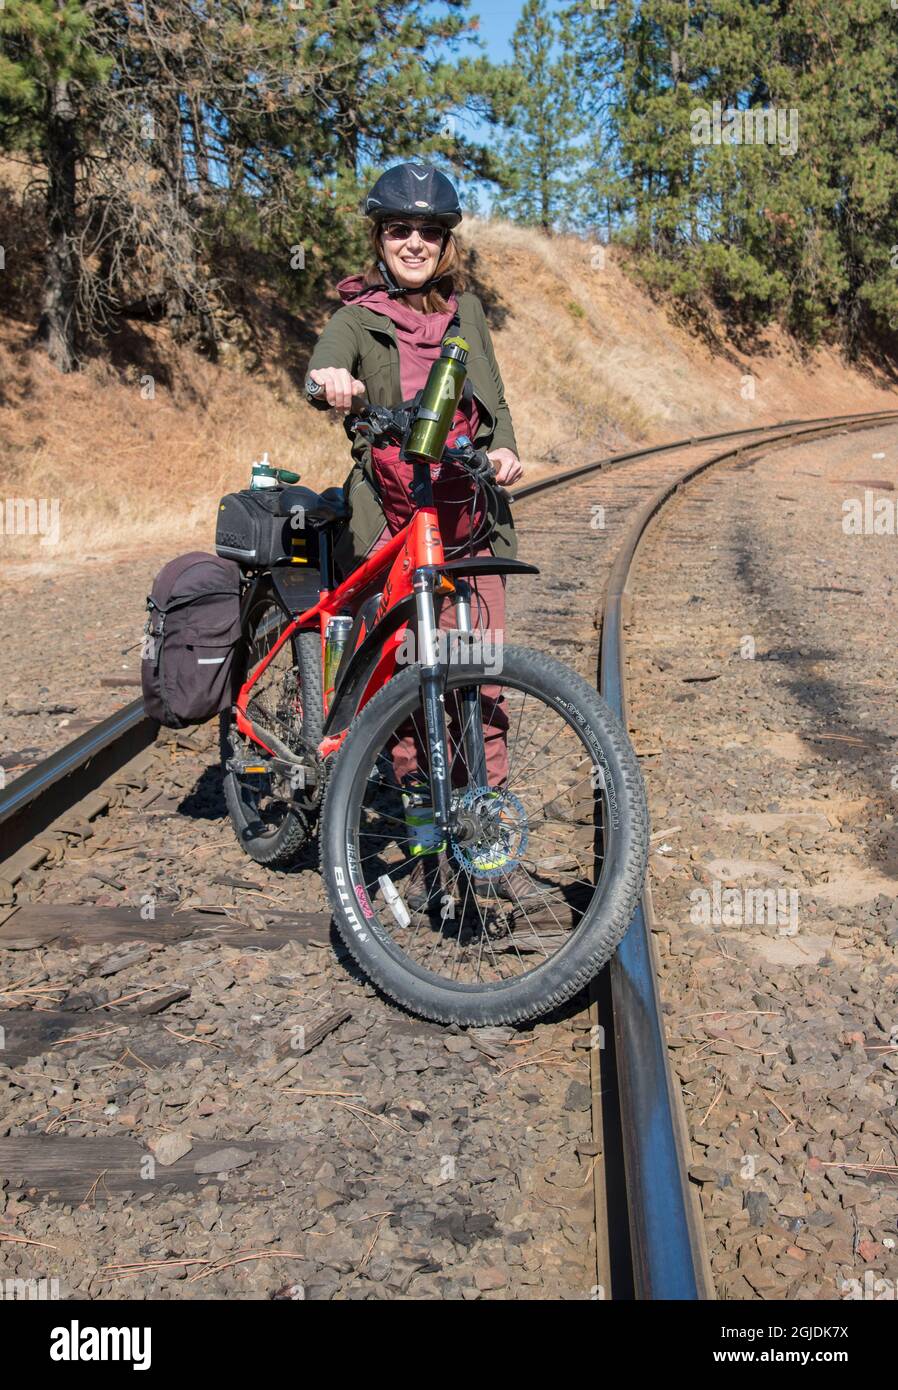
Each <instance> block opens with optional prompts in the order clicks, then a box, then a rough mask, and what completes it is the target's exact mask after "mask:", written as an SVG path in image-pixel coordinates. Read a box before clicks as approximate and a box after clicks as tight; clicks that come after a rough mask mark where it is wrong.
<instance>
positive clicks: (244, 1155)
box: [193, 1149, 256, 1173]
mask: <svg viewBox="0 0 898 1390" xmlns="http://www.w3.org/2000/svg"><path fill="white" fill-rule="evenodd" d="M255 1157H256V1150H255V1149H216V1150H215V1152H214V1153H211V1154H209V1155H208V1156H207V1157H206V1158H198V1159H197V1161H196V1163H194V1165H193V1171H194V1172H195V1173H230V1172H231V1171H232V1170H233V1169H234V1168H245V1167H246V1165H247V1164H248V1163H252V1161H253V1159H254V1158H255Z"/></svg>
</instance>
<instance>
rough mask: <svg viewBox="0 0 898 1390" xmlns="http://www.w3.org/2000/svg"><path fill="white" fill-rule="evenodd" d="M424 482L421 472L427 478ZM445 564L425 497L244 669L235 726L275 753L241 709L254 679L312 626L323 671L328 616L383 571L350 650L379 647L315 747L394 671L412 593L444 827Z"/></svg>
mask: <svg viewBox="0 0 898 1390" xmlns="http://www.w3.org/2000/svg"><path fill="white" fill-rule="evenodd" d="M429 481H430V480H429V476H428V478H427V482H428V484H429ZM444 563H445V556H444V552H443V541H442V536H441V535H440V527H439V522H438V520H437V514H436V509H435V508H434V507H433V505H432V502H431V501H430V499H429V504H427V505H424V506H422V507H420V508H419V510H417V511H416V512H415V513H414V515H413V516H412V518H411V520H410V522H409V523H408V525H407V526H404V527H403V528H402V530H401V531H399V532H397V534H396V535H395V536H393V537H392V538H391V539H390V540H389V541H388V543H387V544H386V545H385V546H384V547H383V549H382V550H380V551H378V553H377V554H376V555H373V556H371V557H370V558H369V559H367V560H364V561H363V562H362V564H361V565H359V567H358V569H356V570H355V571H354V572H353V573H352V574H351V575H350V577H349V578H348V579H347V580H345V581H344V582H343V583H342V584H340V585H338V586H337V587H336V588H333V589H330V588H322V590H321V592H320V595H319V600H318V603H317V604H315V605H314V606H313V607H311V608H308V609H306V610H305V611H304V612H302V613H300V614H298V615H297V616H296V617H294V618H292V619H291V620H290V622H289V623H288V624H287V625H286V627H285V628H284V631H283V632H282V633H281V635H280V636H279V638H278V640H277V642H276V643H275V644H274V646H273V647H272V648H271V650H270V651H269V652H268V653H267V654H266V656H265V657H264V658H263V659H262V661H260V662H259V663H258V665H257V666H256V667H255V668H254V669H253V670H252V671H250V672H249V674H248V676H247V679H246V681H245V682H244V684H243V686H242V687H241V689H240V692H239V694H238V696H237V700H236V704H235V715H236V724H237V729H238V731H239V732H240V733H241V734H242V735H243V736H244V737H246V738H248V739H250V740H251V741H252V742H253V743H255V744H257V745H259V746H260V747H262V748H264V749H265V751H266V752H267V753H269V754H271V755H272V756H276V755H277V754H279V753H280V752H282V750H281V749H278V748H271V747H269V745H268V744H267V743H266V742H265V740H264V738H263V737H262V736H261V735H260V733H259V731H258V730H257V729H255V728H254V726H253V723H252V721H251V720H250V718H249V717H248V715H247V705H248V702H249V700H250V697H251V694H252V690H253V687H254V685H255V684H256V682H257V681H258V680H259V679H260V678H261V677H262V675H263V674H264V673H265V671H266V669H267V668H268V666H269V664H270V663H271V662H272V661H273V660H274V658H275V657H276V655H277V654H278V652H279V651H280V650H281V648H282V647H283V646H284V644H285V643H286V642H289V641H290V640H291V639H292V638H293V636H294V635H295V634H296V633H298V632H309V631H314V630H316V629H317V630H318V631H319V633H320V639H321V662H322V669H323V667H324V649H325V634H326V631H327V625H328V622H329V620H330V619H331V618H332V617H335V616H336V615H337V614H339V613H340V612H342V611H343V610H344V609H345V608H348V607H351V606H352V605H353V603H354V602H356V601H358V600H360V599H361V598H362V596H363V595H364V594H365V593H366V592H367V591H376V589H377V587H378V581H379V580H380V578H381V576H383V575H384V574H386V576H387V577H386V581H385V583H384V584H383V592H382V595H381V600H380V604H379V606H378V609H377V612H376V613H375V615H374V619H373V623H372V625H371V628H370V630H369V631H364V630H363V631H361V632H360V634H359V638H358V641H357V644H356V647H355V651H358V650H359V648H360V647H361V645H362V643H363V641H366V640H367V642H368V643H375V642H377V644H378V645H379V646H380V652H379V656H378V657H377V660H376V664H375V666H374V670H373V671H372V672H371V674H370V676H369V677H368V679H367V680H366V681H365V683H364V686H363V688H362V689H361V692H360V695H359V698H358V699H355V698H354V699H353V700H352V706H351V709H350V712H349V715H348V718H346V721H345V724H344V726H343V727H342V728H340V729H339V730H337V731H331V732H328V733H326V735H325V737H324V738H323V739H322V741H321V743H320V744H319V746H318V753H319V755H320V756H321V757H322V758H324V757H327V756H328V755H329V754H331V753H333V752H335V751H336V749H338V748H339V747H340V745H341V743H342V742H343V739H344V738H345V737H346V734H347V733H348V730H349V723H350V720H351V719H352V718H353V717H354V716H355V715H356V714H358V712H359V711H360V710H361V709H363V708H364V706H365V705H366V704H367V703H368V701H369V700H370V699H371V698H372V696H373V695H375V694H376V693H377V691H378V690H380V689H381V687H382V686H384V685H385V684H386V683H387V681H388V680H390V679H391V677H392V676H393V675H394V674H395V673H396V667H397V649H398V648H399V646H400V645H401V644H402V641H403V638H404V634H405V629H406V627H407V626H408V625H409V619H410V618H411V616H412V613H411V604H410V603H409V600H412V599H413V600H414V613H415V620H416V626H417V636H418V640H419V643H420V647H419V651H418V655H419V659H420V662H421V665H422V688H423V696H424V705H425V720H426V727H427V734H428V743H429V754H430V768H431V786H432V791H433V794H434V808H435V810H436V811H437V821H438V823H440V824H441V825H442V826H443V827H445V826H446V825H448V819H449V807H448V799H449V798H448V791H447V790H446V788H447V780H446V770H447V767H448V757H447V751H446V731H445V719H444V717H443V704H442V693H443V685H444V672H443V669H442V667H441V666H440V663H439V661H438V653H437V645H436V617H435V611H434V602H433V600H434V595H435V594H441V595H442V594H450V593H454V592H456V585H455V584H454V583H453V581H452V580H451V579H449V578H448V577H447V576H445V575H443V574H442V573H441V572H440V570H441V566H442V565H443V564H444ZM331 569H332V566H331V565H330V563H328V564H327V566H326V570H331ZM322 578H323V581H324V583H325V584H327V583H328V582H329V579H330V575H329V574H328V573H327V572H324V573H323V575H322ZM397 610H398V612H397ZM391 614H394V615H396V616H398V617H401V621H399V622H396V621H390V615H391ZM460 626H461V623H460ZM378 630H382V632H383V634H384V636H383V641H382V642H378V641H377V639H375V637H374V634H375V633H377V632H378ZM344 683H345V682H340V681H338V683H337V685H336V689H335V690H334V692H333V699H332V700H331V701H329V702H328V705H327V707H326V709H325V716H326V717H327V716H328V715H329V714H330V713H331V710H332V709H333V708H334V707H335V702H336V697H337V694H338V693H339V692H340V691H341V690H342V685H343V684H344ZM437 803H439V805H438V804H437Z"/></svg>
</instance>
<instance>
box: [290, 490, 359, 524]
mask: <svg viewBox="0 0 898 1390" xmlns="http://www.w3.org/2000/svg"><path fill="white" fill-rule="evenodd" d="M300 508H301V509H302V512H301V514H302V518H303V521H304V523H305V525H306V526H309V527H311V528H312V530H315V531H320V530H321V529H322V528H323V527H325V526H331V525H333V523H334V522H336V521H345V520H346V518H347V516H348V515H349V512H348V510H347V507H346V500H345V498H344V496H343V489H342V488H341V487H329V488H326V489H325V491H324V492H313V491H312V489H311V488H310V487H301V486H297V487H285V488H282V489H281V495H280V515H281V516H294V515H295V514H296V513H297V512H298V511H299V509H300Z"/></svg>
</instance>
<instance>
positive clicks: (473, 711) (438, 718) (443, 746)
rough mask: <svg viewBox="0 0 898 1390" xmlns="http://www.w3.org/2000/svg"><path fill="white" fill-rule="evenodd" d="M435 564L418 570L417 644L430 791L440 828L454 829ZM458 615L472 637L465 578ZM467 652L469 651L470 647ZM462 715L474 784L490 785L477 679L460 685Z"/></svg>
mask: <svg viewBox="0 0 898 1390" xmlns="http://www.w3.org/2000/svg"><path fill="white" fill-rule="evenodd" d="M436 579H437V575H436V572H435V571H434V570H431V569H421V570H418V571H417V572H416V574H415V579H414V591H415V607H416V610H417V618H418V650H419V652H420V656H421V699H422V703H423V705H424V727H425V731H426V737H427V753H428V762H429V767H430V792H431V804H432V806H433V812H434V821H435V823H436V826H437V828H438V830H439V831H441V832H442V833H443V834H446V833H447V832H448V830H449V820H450V802H451V795H452V788H451V776H450V770H451V760H450V749H449V739H448V733H447V729H446V676H447V673H448V665H447V663H445V662H442V661H440V652H439V644H438V636H437V633H438V628H437V622H436V614H435V611H434V602H433V595H434V587H435V583H436ZM454 602H455V620H456V625H457V628H458V631H459V633H463V634H466V636H465V637H463V638H462V641H463V642H464V641H466V640H468V641H469V640H470V634H471V632H472V628H471V590H470V586H469V585H468V584H467V583H465V581H464V580H458V581H457V585H456V595H455V598H454ZM465 650H466V654H469V653H468V651H467V649H465ZM458 696H459V704H460V709H461V716H462V731H461V742H462V747H463V749H464V760H465V765H466V769H467V773H468V782H469V784H470V785H471V786H475V787H485V786H487V771H486V750H485V747H484V742H483V721H482V719H481V714H480V692H479V689H478V687H477V686H476V685H471V686H465V687H463V688H462V689H461V690H459V691H458Z"/></svg>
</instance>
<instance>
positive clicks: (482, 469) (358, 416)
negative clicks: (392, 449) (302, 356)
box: [305, 377, 514, 502]
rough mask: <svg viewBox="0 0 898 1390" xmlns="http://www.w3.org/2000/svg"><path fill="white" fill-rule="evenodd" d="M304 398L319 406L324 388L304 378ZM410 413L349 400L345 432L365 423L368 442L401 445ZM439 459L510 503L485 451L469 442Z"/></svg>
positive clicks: (451, 448)
mask: <svg viewBox="0 0 898 1390" xmlns="http://www.w3.org/2000/svg"><path fill="white" fill-rule="evenodd" d="M305 390H306V395H307V396H308V397H309V399H310V400H311V401H312V402H313V404H316V405H323V404H324V401H323V400H322V399H321V395H322V392H323V391H324V387H323V386H322V385H321V383H320V382H318V381H313V380H312V378H311V377H307V378H306V384H305ZM411 413H412V412H411V411H409V410H403V409H402V408H401V407H400V409H399V410H391V409H390V408H389V406H385V405H374V404H373V403H372V402H371V401H369V400H368V398H367V396H353V398H352V400H351V401H350V403H349V410H348V412H347V421H346V428H347V430H348V431H350V432H351V433H352V434H356V433H358V426H359V425H364V424H366V423H368V424H371V425H373V426H374V429H373V430H372V431H371V436H372V438H381V439H392V440H393V442H394V443H401V441H402V439H403V438H404V436H405V432H406V428H407V426H408V424H409V419H410V416H411ZM350 416H351V417H354V420H355V422H356V423H355V424H354V423H351V422H350V420H349V418H348V417H350ZM443 457H444V458H445V459H447V460H448V461H449V462H451V463H457V464H459V465H460V466H461V467H462V468H464V469H465V471H466V472H467V473H470V474H471V476H472V477H473V478H474V479H475V480H476V481H477V482H479V483H481V484H482V485H483V486H484V487H488V488H491V489H492V491H494V492H496V493H498V495H499V496H500V497H503V498H504V499H505V500H506V501H507V502H512V501H513V500H514V499H513V495H512V493H510V492H509V491H508V489H507V488H505V487H503V486H502V484H501V483H497V482H496V472H495V469H494V468H493V465H492V461H491V460H490V458H489V457H488V455H487V452H486V450H485V449H475V448H474V445H473V444H472V443H471V441H470V440H469V441H468V445H467V447H466V448H465V447H462V448H461V449H459V448H457V447H456V446H455V445H447V447H446V448H445V449H444V450H443Z"/></svg>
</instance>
